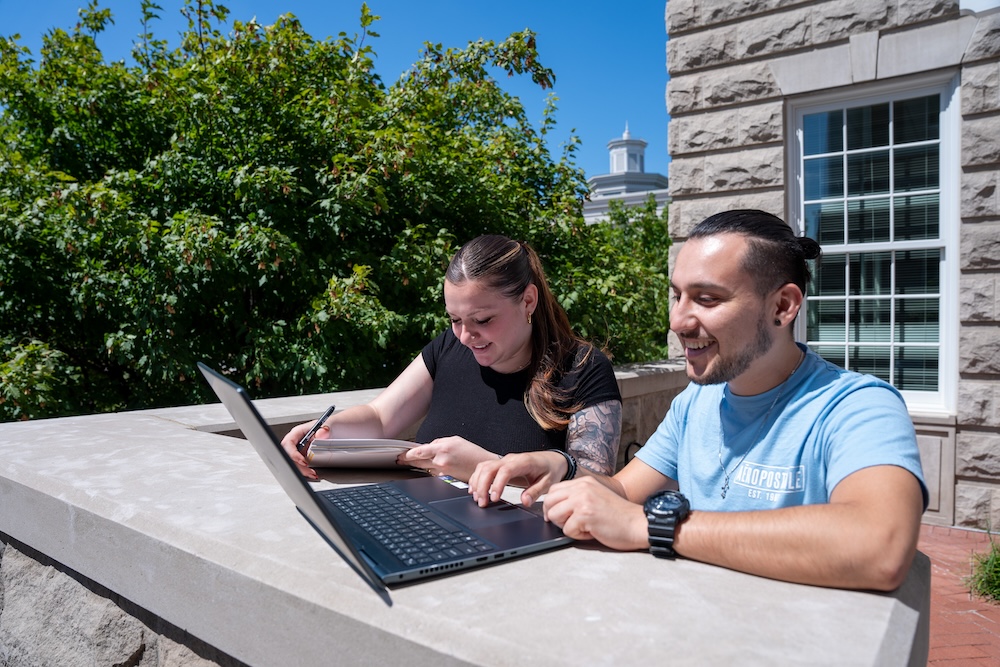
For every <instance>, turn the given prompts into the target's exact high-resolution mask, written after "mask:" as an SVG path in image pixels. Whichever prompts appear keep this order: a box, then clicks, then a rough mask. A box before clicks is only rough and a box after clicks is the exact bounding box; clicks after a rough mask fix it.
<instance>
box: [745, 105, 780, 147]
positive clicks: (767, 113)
mask: <svg viewBox="0 0 1000 667" xmlns="http://www.w3.org/2000/svg"><path fill="white" fill-rule="evenodd" d="M739 119H740V123H739V131H738V134H739V144H740V145H742V146H750V145H753V144H763V143H771V142H775V141H782V140H783V138H784V137H783V135H782V131H783V127H782V121H783V120H784V107H783V105H782V103H781V102H771V103H766V104H756V105H753V106H744V107H741V108H740V115H739Z"/></svg>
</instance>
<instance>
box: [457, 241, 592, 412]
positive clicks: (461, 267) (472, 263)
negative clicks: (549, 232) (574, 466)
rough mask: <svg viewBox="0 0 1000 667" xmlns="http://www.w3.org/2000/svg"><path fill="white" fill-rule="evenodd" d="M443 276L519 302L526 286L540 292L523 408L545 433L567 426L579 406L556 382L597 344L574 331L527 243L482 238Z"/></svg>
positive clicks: (461, 250) (459, 254)
mask: <svg viewBox="0 0 1000 667" xmlns="http://www.w3.org/2000/svg"><path fill="white" fill-rule="evenodd" d="M445 278H446V279H447V280H448V282H450V283H452V284H453V285H460V284H462V283H463V282H465V281H467V280H469V281H477V282H480V283H482V284H483V285H485V286H486V287H488V288H489V289H491V290H494V291H496V292H498V293H499V294H501V295H503V296H504V297H506V298H508V299H517V298H519V297H520V296H521V295H522V294H524V290H525V289H527V287H528V285H534V286H535V287H536V288H538V305H537V306H536V307H535V312H534V313H533V314H532V317H531V361H530V362H529V365H528V367H529V368H530V369H531V381H530V382H529V383H528V388H527V389H526V390H525V392H524V405H525V407H526V408H527V410H528V414H530V415H531V417H532V419H534V420H535V421H536V422H537V423H538V424H539V425H540V426H541V427H542V428H543V429H546V430H561V429H564V428H566V425H567V424H568V423H569V419H570V417H571V416H572V414H573V413H574V412H576V411H577V410H579V409H580V406H579V405H566V400H567V398H568V396H567V392H566V391H565V390H563V389H560V388H559V387H558V386H557V384H556V383H557V382H558V381H559V379H560V377H561V376H562V374H563V373H565V372H566V371H567V370H569V369H568V368H566V367H565V365H564V363H563V362H564V360H565V359H567V358H569V357H572V358H573V359H574V362H575V363H576V364H578V365H579V364H582V363H584V362H585V361H586V360H587V358H588V357H589V356H590V354H591V352H592V351H593V346H592V345H591V344H590V343H588V342H586V341H584V340H583V339H582V338H580V337H579V336H577V335H576V334H575V333H573V329H572V327H570V324H569V317H567V316H566V311H565V310H563V307H562V306H561V305H559V302H558V301H556V298H555V296H553V294H552V290H551V289H549V283H548V280H546V278H545V271H544V270H543V269H542V261H541V259H540V258H539V257H538V253H536V252H535V251H534V249H532V248H531V246H529V245H528V244H527V243H524V242H522V241H514V240H512V239H509V238H507V237H506V236H500V235H499V234H488V235H484V236H478V237H476V238H474V239H472V240H471V241H469V242H468V243H466V244H465V245H463V246H462V247H461V248H459V250H458V252H456V253H455V256H454V257H452V258H451V263H450V264H449V265H448V270H447V272H446V273H445Z"/></svg>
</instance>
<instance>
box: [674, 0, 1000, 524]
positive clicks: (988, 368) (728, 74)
mask: <svg viewBox="0 0 1000 667" xmlns="http://www.w3.org/2000/svg"><path fill="white" fill-rule="evenodd" d="M666 24H667V32H668V35H669V42H668V44H667V67H668V70H669V72H670V82H669V83H668V85H667V95H666V97H667V110H668V112H669V114H670V118H671V120H670V128H669V150H670V154H671V156H672V161H671V165H670V174H669V179H670V181H669V182H670V194H671V197H672V199H673V203H672V205H671V209H670V233H671V236H672V237H673V238H674V240H675V244H674V247H673V248H672V252H673V253H676V252H677V251H678V250H679V248H680V245H681V243H682V242H683V239H684V238H685V237H686V236H687V234H688V232H689V230H690V229H691V227H692V226H693V225H695V224H697V223H698V222H699V221H700V220H702V219H703V218H705V217H706V216H708V215H710V214H712V213H716V212H718V211H720V210H723V209H726V208H759V209H763V210H766V211H769V212H771V213H774V214H776V215H780V216H783V217H785V218H786V219H787V205H788V200H787V193H786V185H787V183H786V154H785V150H784V148H785V146H784V136H785V133H786V131H787V130H788V128H787V127H786V124H787V122H786V119H785V117H784V109H785V103H786V102H787V101H788V100H789V99H793V98H794V97H795V96H796V95H798V94H802V93H816V92H820V91H824V90H830V89H840V90H843V89H844V87H846V86H852V85H859V84H869V85H871V84H873V83H878V82H879V81H886V82H892V81H895V80H899V79H900V78H901V77H906V76H912V75H916V74H920V73H923V72H930V71H940V70H945V69H949V68H950V69H952V70H954V71H956V72H959V74H960V81H961V84H960V85H961V113H962V122H961V164H960V173H959V174H957V175H956V174H954V173H952V174H950V175H949V174H945V175H944V176H943V177H946V178H947V177H952V176H954V177H955V181H954V182H956V183H958V184H959V186H960V199H961V204H960V216H961V222H960V225H961V226H960V230H959V234H960V253H961V259H960V262H959V265H960V266H959V271H960V280H959V288H958V291H959V294H960V302H959V314H958V316H959V320H960V323H959V352H958V364H959V365H958V373H959V376H958V378H955V380H957V385H958V410H957V414H956V415H955V416H954V428H955V442H954V452H955V454H954V459H955V460H954V462H953V463H954V465H953V466H952V465H951V464H952V462H951V461H948V462H946V463H947V465H946V466H945V468H947V469H948V470H949V474H950V469H951V468H952V467H953V468H954V475H955V481H954V487H953V490H954V517H953V521H954V523H955V524H956V525H960V526H972V527H979V528H985V527H987V525H992V526H997V525H1000V402H998V401H1000V326H998V324H1000V289H998V282H1000V12H997V11H993V12H989V13H982V14H978V15H977V14H970V13H967V12H966V13H962V12H961V11H960V8H959V3H958V2H957V1H956V0H950V1H946V0H907V1H906V2H897V1H895V0H892V1H886V0H822V1H818V2H817V1H809V2H784V1H779V0H762V1H760V0H757V1H754V2H750V1H749V0H738V1H736V2H723V1H721V0H669V2H668V3H667V5H666ZM674 344H675V343H674ZM677 352H678V350H676V349H672V350H671V353H672V354H676V353H677ZM917 420H918V419H917ZM918 421H919V420H918ZM949 506H950V505H949Z"/></svg>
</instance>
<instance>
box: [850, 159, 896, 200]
mask: <svg viewBox="0 0 1000 667" xmlns="http://www.w3.org/2000/svg"><path fill="white" fill-rule="evenodd" d="M885 192H889V151H877V152H873V153H858V154H856V155H848V156H847V195H848V196H849V197H860V196H863V195H875V194H882V193H885Z"/></svg>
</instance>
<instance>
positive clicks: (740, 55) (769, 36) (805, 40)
mask: <svg viewBox="0 0 1000 667" xmlns="http://www.w3.org/2000/svg"><path fill="white" fill-rule="evenodd" d="M812 11H813V10H812V9H811V8H804V9H798V10H795V11H789V12H781V13H777V14H770V15H768V16H765V17H761V18H757V19H754V20H750V21H741V22H740V23H739V24H738V25H739V30H738V32H737V37H736V57H737V59H739V60H743V59H745V58H758V57H760V56H769V55H777V54H782V53H785V52H787V51H797V50H798V49H801V48H803V47H806V46H810V45H816V44H823V43H824V42H825V40H817V39H815V37H814V35H813V24H812V21H811V20H810V13H811V12H812Z"/></svg>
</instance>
